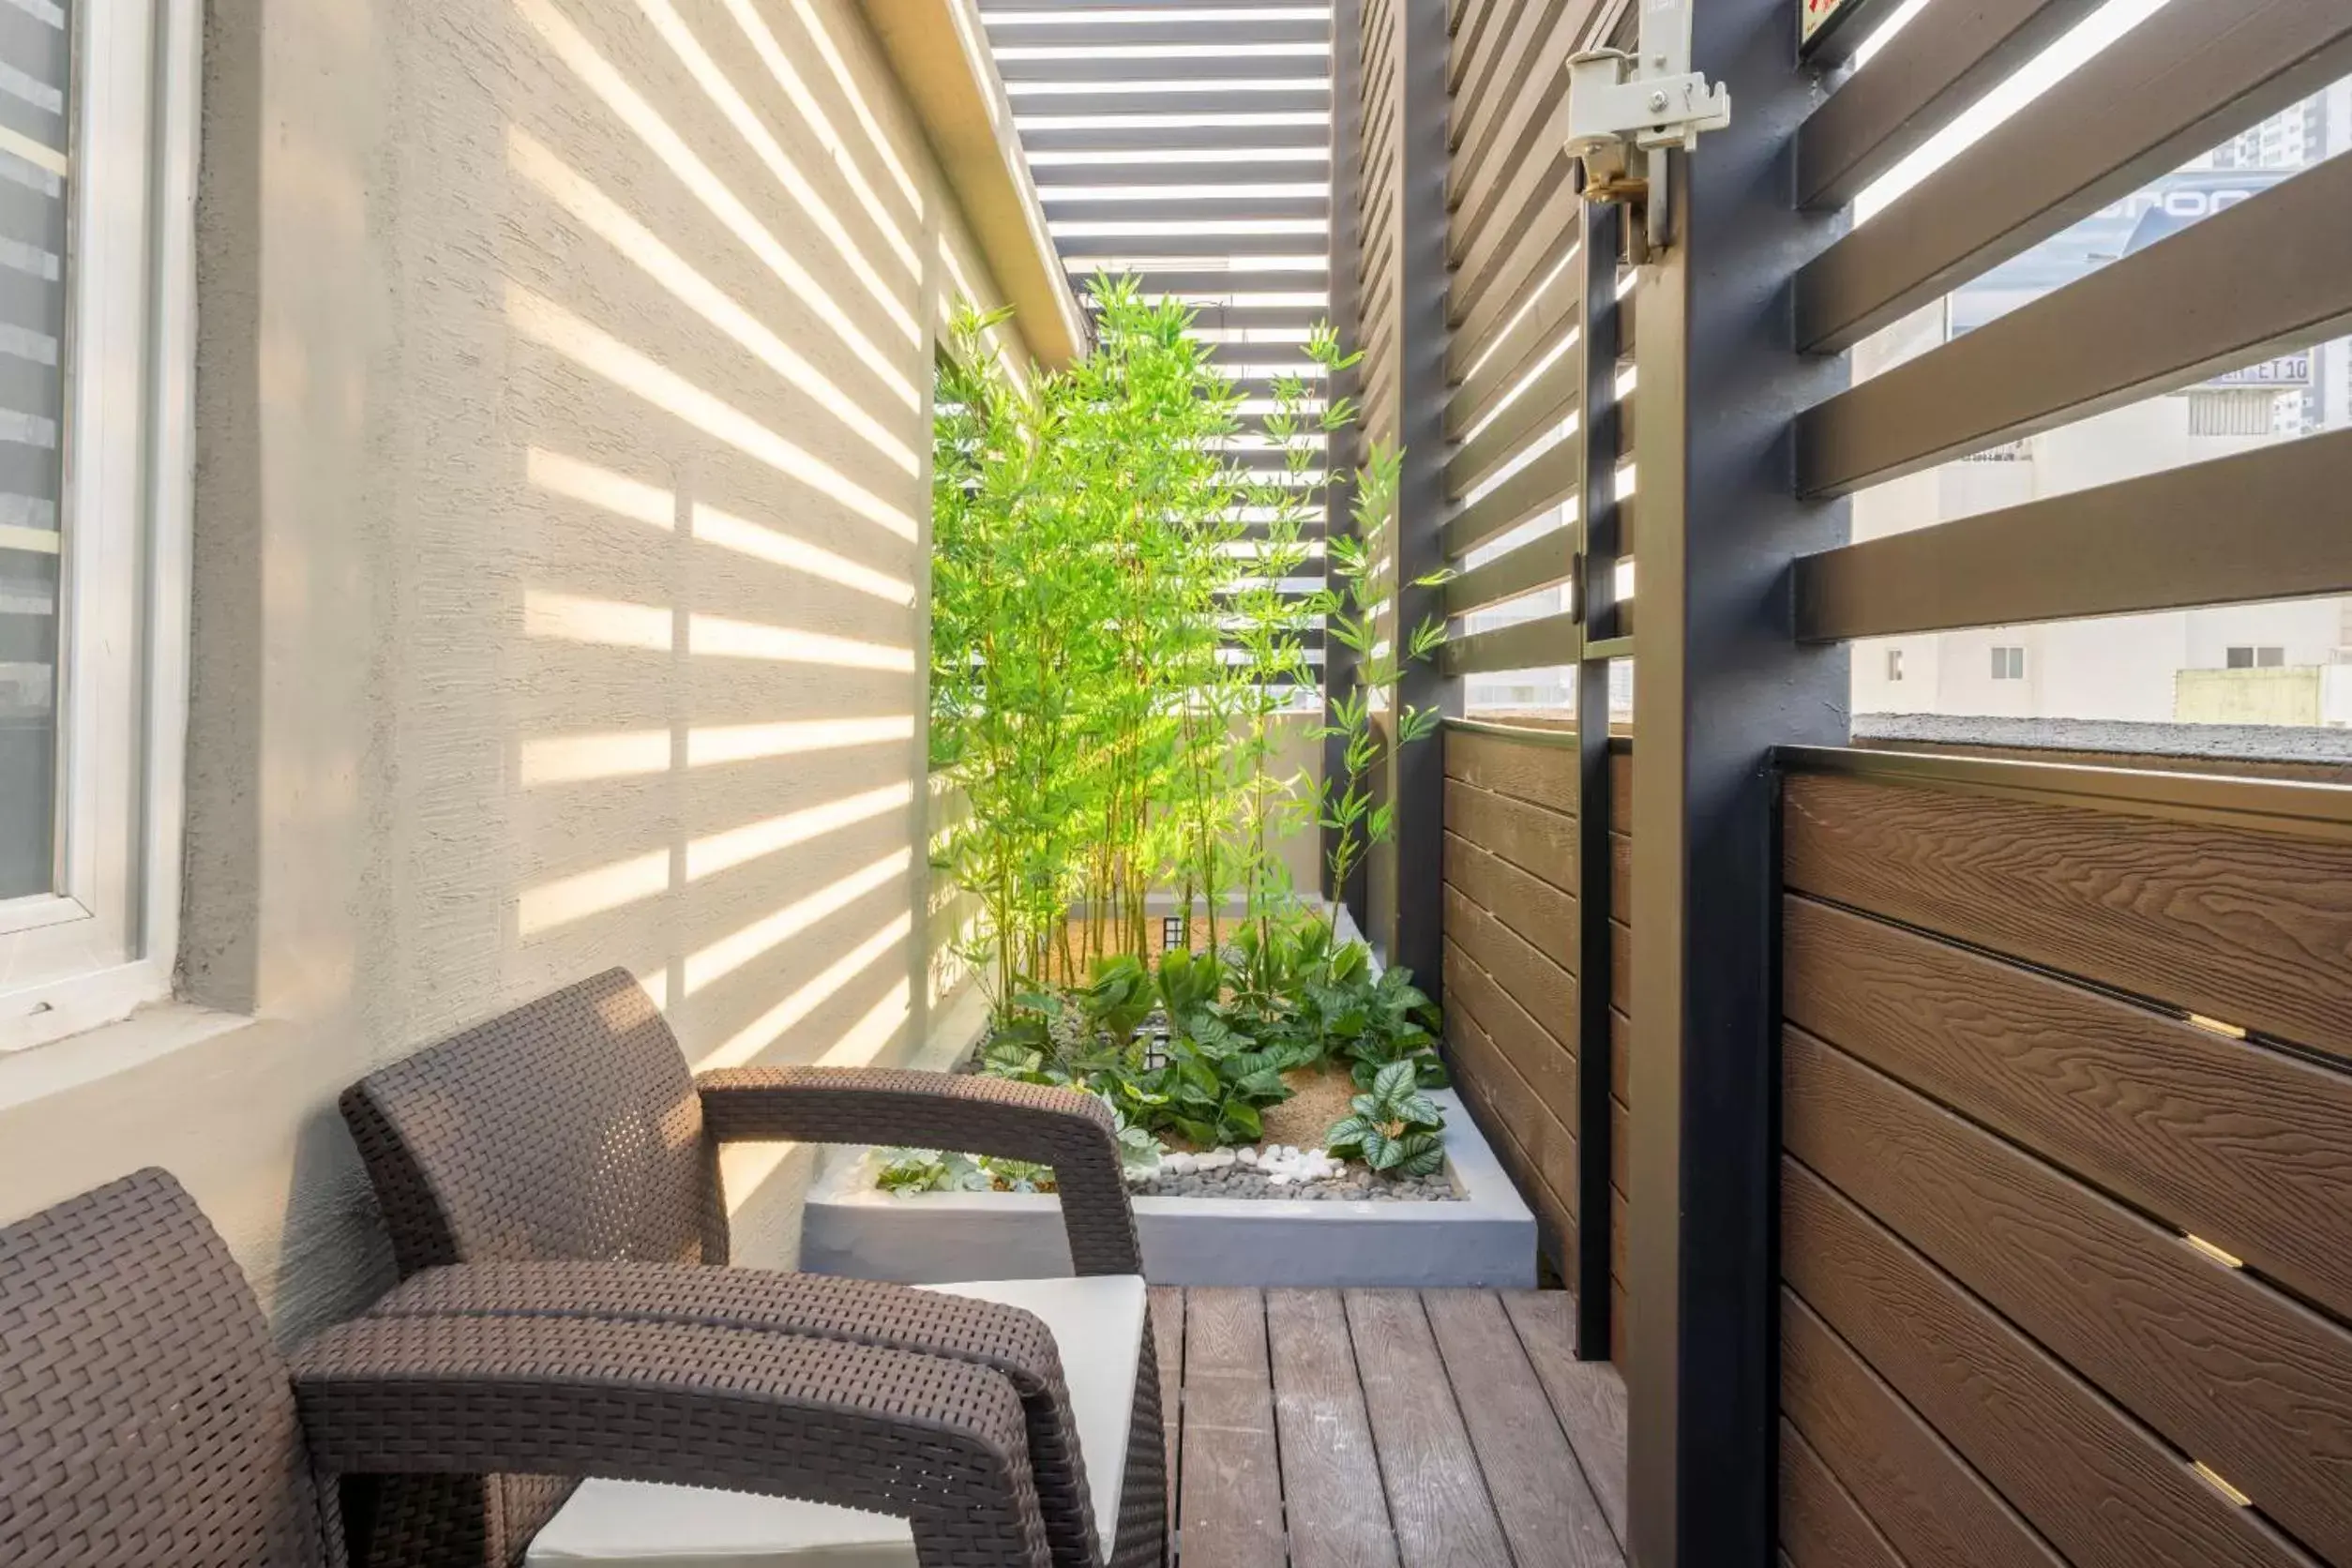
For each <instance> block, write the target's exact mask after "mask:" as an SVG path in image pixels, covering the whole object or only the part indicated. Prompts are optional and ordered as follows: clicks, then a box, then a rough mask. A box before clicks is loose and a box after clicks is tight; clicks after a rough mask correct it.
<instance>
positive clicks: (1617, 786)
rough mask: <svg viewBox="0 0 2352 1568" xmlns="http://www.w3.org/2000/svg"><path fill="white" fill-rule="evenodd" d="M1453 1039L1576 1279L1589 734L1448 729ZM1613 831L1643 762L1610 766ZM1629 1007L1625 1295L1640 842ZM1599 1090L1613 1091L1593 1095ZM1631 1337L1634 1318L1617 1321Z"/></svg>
mask: <svg viewBox="0 0 2352 1568" xmlns="http://www.w3.org/2000/svg"><path fill="white" fill-rule="evenodd" d="M1444 744H1445V895H1444V896H1445V939H1446V941H1445V996H1446V1041H1447V1047H1448V1050H1449V1052H1450V1053H1451V1056H1452V1058H1453V1062H1454V1067H1455V1076H1456V1078H1457V1079H1458V1080H1459V1082H1460V1085H1461V1088H1462V1091H1463V1098H1464V1100H1465V1103H1467V1104H1468V1105H1469V1106H1470V1108H1471V1109H1472V1111H1473V1112H1474V1113H1475V1114H1476V1115H1477V1117H1478V1119H1479V1121H1480V1123H1482V1124H1483V1125H1485V1127H1486V1128H1487V1129H1488V1130H1489V1132H1490V1133H1491V1134H1492V1135H1493V1138H1494V1142H1495V1144H1496V1147H1497V1150H1498V1152H1499V1153H1500V1154H1501V1156H1502V1158H1503V1160H1504V1162H1505V1163H1506V1164H1507V1165H1508V1166H1509V1167H1510V1169H1511V1174H1512V1178H1513V1180H1514V1182H1515V1183H1516V1184H1517V1185H1518V1187H1519V1189H1520V1191H1521V1192H1522V1193H1523V1194H1525V1195H1526V1197H1527V1199H1528V1201H1529V1203H1530V1205H1531V1206H1532V1207H1533V1208H1534V1209H1535V1210H1536V1213H1537V1216H1538V1218H1539V1219H1540V1220H1541V1222H1542V1228H1543V1233H1544V1238H1545V1249H1546V1252H1547V1253H1548V1255H1549V1256H1550V1257H1551V1258H1552V1259H1553V1260H1554V1262H1555V1263H1556V1264H1557V1265H1559V1266H1560V1269H1561V1270H1562V1272H1563V1273H1564V1274H1572V1273H1573V1268H1572V1264H1571V1259H1573V1258H1574V1256H1575V1244H1576V1234H1577V1226H1578V1221H1577V1214H1578V1208H1577V1191H1578V1186H1577V1178H1576V1127H1577V1126H1578V1124H1579V1123H1578V1120H1577V1119H1578V1116H1579V1113H1580V1108H1579V1106H1578V1102H1577V1096H1578V1093H1579V1091H1580V1088H1581V1084H1580V1080H1579V1078H1578V1073H1577V1063H1578V1062H1579V1060H1580V1059H1581V1057H1582V1055H1583V1054H1584V1053H1583V1052H1582V1051H1581V1049H1580V1048H1579V1042H1578V1040H1577V991H1576V988H1577V983H1578V982H1577V968H1578V963H1579V954H1580V952H1581V946H1580V927H1579V925H1578V917H1579V913H1580V911H1579V908H1578V902H1579V901H1578V897H1577V888H1578V886H1579V882H1580V877H1579V867H1578V864H1577V851H1576V845H1577V835H1576V828H1577V815H1578V812H1577V767H1578V765H1579V764H1578V757H1577V750H1576V733H1575V731H1569V730H1564V729H1533V728H1528V729H1516V730H1514V729H1512V728H1509V727H1503V726H1480V727H1476V728H1468V727H1462V726H1450V727H1448V729H1447V730H1446V731H1445V741H1444ZM1609 784H1610V793H1611V797H1612V799H1611V807H1610V809H1611V812H1612V816H1611V821H1612V822H1620V823H1621V822H1628V821H1630V820H1631V817H1630V797H1631V793H1632V788H1633V779H1632V760H1631V757H1630V756H1629V755H1628V754H1627V753H1626V752H1625V751H1624V750H1622V749H1620V750H1618V751H1617V753H1616V754H1615V755H1614V756H1612V757H1611V759H1610V771H1609ZM1610 841H1611V845H1612V850H1613V852H1612V854H1611V857H1610V862H1611V866H1610V871H1611V874H1610V882H1611V894H1612V899H1613V902H1614V903H1615V904H1616V906H1617V907H1616V910H1615V911H1614V914H1613V915H1612V912H1609V911H1602V912H1599V917H1600V918H1603V919H1611V920H1612V925H1613V929H1614V932H1615V935H1616V939H1617V940H1616V941H1615V942H1613V944H1612V949H1611V957H1612V959H1613V962H1612V966H1611V973H1610V975H1609V976H1608V980H1607V984H1608V985H1609V987H1610V990H1611V995H1612V998H1613V1000H1614V1002H1615V1003H1616V1005H1615V1008H1614V1011H1613V1022H1614V1024H1615V1027H1614V1028H1613V1029H1612V1031H1611V1038H1612V1040H1613V1041H1614V1049H1613V1050H1612V1052H1611V1055H1610V1072H1609V1083H1608V1085H1607V1092H1608V1093H1609V1096H1610V1101H1611V1105H1610V1111H1611V1115H1610V1118H1609V1120H1610V1124H1611V1128H1612V1138H1611V1141H1610V1160H1611V1166H1610V1172H1611V1205H1610V1206H1611V1211H1612V1214H1611V1221H1610V1223H1611V1236H1610V1245H1611V1257H1612V1261H1613V1267H1612V1274H1613V1277H1614V1280H1615V1283H1616V1286H1617V1289H1618V1292H1619V1295H1620V1298H1621V1299H1622V1296H1623V1290H1624V1285H1623V1274H1624V1269H1623V1259H1624V1251H1625V1236H1624V1228H1623V1223H1622V1222H1623V1219H1624V1207H1625V1198H1624V1192H1625V1178H1624V1170H1625V1147H1626V1145H1625V1132H1626V1123H1627V1115H1626V1110H1625V1105H1626V1097H1625V1084H1626V1079H1627V1077H1628V1070H1627V1063H1626V1057H1625V1047H1626V1040H1627V1036H1628V1034H1629V1033H1630V1032H1631V1026H1630V1023H1629V1022H1628V1015H1627V1010H1626V1003H1627V1000H1628V999H1627V998H1626V996H1625V995H1624V978H1625V967H1624V962H1623V957H1622V955H1623V953H1624V950H1625V948H1626V945H1627V939H1626V934H1625V927H1624V926H1623V924H1622V920H1623V915H1624V912H1625V908H1626V898H1627V888H1626V885H1625V884H1626V881H1627V878H1628V876H1629V875H1630V869H1631V863H1632V840H1631V839H1630V838H1628V837H1625V836H1624V835H1622V834H1612V835H1611V836H1610ZM1592 1087H1594V1088H1595V1089H1596V1090H1597V1089H1599V1088H1600V1087H1601V1086H1599V1085H1594V1086H1592ZM1612 1322H1613V1328H1614V1331H1615V1333H1616V1334H1619V1335H1621V1333H1622V1325H1623V1314H1622V1312H1621V1311H1619V1312H1617V1313H1614V1314H1612Z"/></svg>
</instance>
